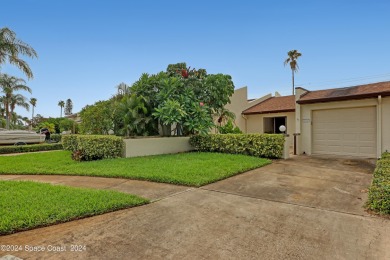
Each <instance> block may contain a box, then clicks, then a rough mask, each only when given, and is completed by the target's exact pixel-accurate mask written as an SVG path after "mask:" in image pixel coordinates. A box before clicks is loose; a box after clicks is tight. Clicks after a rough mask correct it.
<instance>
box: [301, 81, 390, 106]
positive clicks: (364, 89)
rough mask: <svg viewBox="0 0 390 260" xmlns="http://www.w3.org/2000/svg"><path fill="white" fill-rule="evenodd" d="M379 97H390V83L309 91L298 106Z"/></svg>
mask: <svg viewBox="0 0 390 260" xmlns="http://www.w3.org/2000/svg"><path fill="white" fill-rule="evenodd" d="M378 95H382V96H390V81H386V82H377V83H372V84H366V85H359V86H353V87H347V88H334V89H324V90H317V91H309V92H307V93H305V94H303V95H302V96H301V98H300V99H299V100H298V101H297V103H298V104H309V103H317V102H330V101H338V100H340V101H341V100H351V99H363V98H372V97H377V96H378Z"/></svg>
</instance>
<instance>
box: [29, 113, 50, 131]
mask: <svg viewBox="0 0 390 260" xmlns="http://www.w3.org/2000/svg"><path fill="white" fill-rule="evenodd" d="M45 120H47V119H46V118H44V117H43V116H42V115H40V114H36V116H34V117H33V119H32V120H31V126H32V127H33V128H36V127H38V126H39V124H40V123H42V122H44V121H45Z"/></svg>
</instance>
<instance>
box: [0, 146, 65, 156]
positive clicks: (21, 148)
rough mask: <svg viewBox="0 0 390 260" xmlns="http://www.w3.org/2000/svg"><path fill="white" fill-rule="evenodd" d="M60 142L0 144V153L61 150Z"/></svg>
mask: <svg viewBox="0 0 390 260" xmlns="http://www.w3.org/2000/svg"><path fill="white" fill-rule="evenodd" d="M62 149H63V148H62V144H29V145H12V146H11V145H10V146H0V154H8V153H28V152H40V151H51V150H62Z"/></svg>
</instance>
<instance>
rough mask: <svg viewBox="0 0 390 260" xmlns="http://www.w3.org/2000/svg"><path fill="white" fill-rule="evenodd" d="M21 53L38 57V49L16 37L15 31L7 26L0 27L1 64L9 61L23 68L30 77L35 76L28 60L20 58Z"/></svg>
mask: <svg viewBox="0 0 390 260" xmlns="http://www.w3.org/2000/svg"><path fill="white" fill-rule="evenodd" d="M19 55H25V56H28V57H30V58H36V57H38V55H37V53H36V51H35V50H34V49H33V48H32V47H31V46H30V45H28V44H27V43H25V42H23V41H21V40H19V39H17V38H16V34H15V32H14V31H12V30H10V29H9V28H7V27H4V28H1V29H0V65H1V64H4V63H6V62H7V61H8V62H9V63H10V64H12V65H15V66H17V67H18V68H19V69H21V70H22V71H23V72H24V74H26V76H27V77H28V78H32V77H33V73H32V71H31V69H30V67H29V66H28V64H27V62H26V61H24V60H22V59H20V58H19Z"/></svg>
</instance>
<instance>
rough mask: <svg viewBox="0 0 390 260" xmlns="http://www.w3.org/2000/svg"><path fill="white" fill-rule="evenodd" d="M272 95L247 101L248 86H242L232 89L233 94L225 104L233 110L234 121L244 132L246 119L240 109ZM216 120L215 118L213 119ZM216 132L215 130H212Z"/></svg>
mask: <svg viewBox="0 0 390 260" xmlns="http://www.w3.org/2000/svg"><path fill="white" fill-rule="evenodd" d="M271 96H272V95H271V94H268V95H265V96H263V97H261V98H257V99H255V100H252V101H248V88H247V87H242V88H239V89H236V90H234V93H233V95H232V96H231V97H230V103H229V104H227V105H226V106H225V108H226V109H228V110H229V111H231V112H233V113H234V114H235V115H236V119H235V123H236V125H237V126H238V127H239V128H240V129H241V131H242V132H244V133H246V132H247V129H246V121H245V119H244V117H243V116H242V114H241V113H242V111H244V110H245V109H247V108H250V107H252V106H254V105H257V104H258V103H260V102H263V101H264V100H266V99H268V98H270V97H271ZM215 120H217V119H215ZM213 132H214V133H215V132H216V131H215V130H214V131H213Z"/></svg>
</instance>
